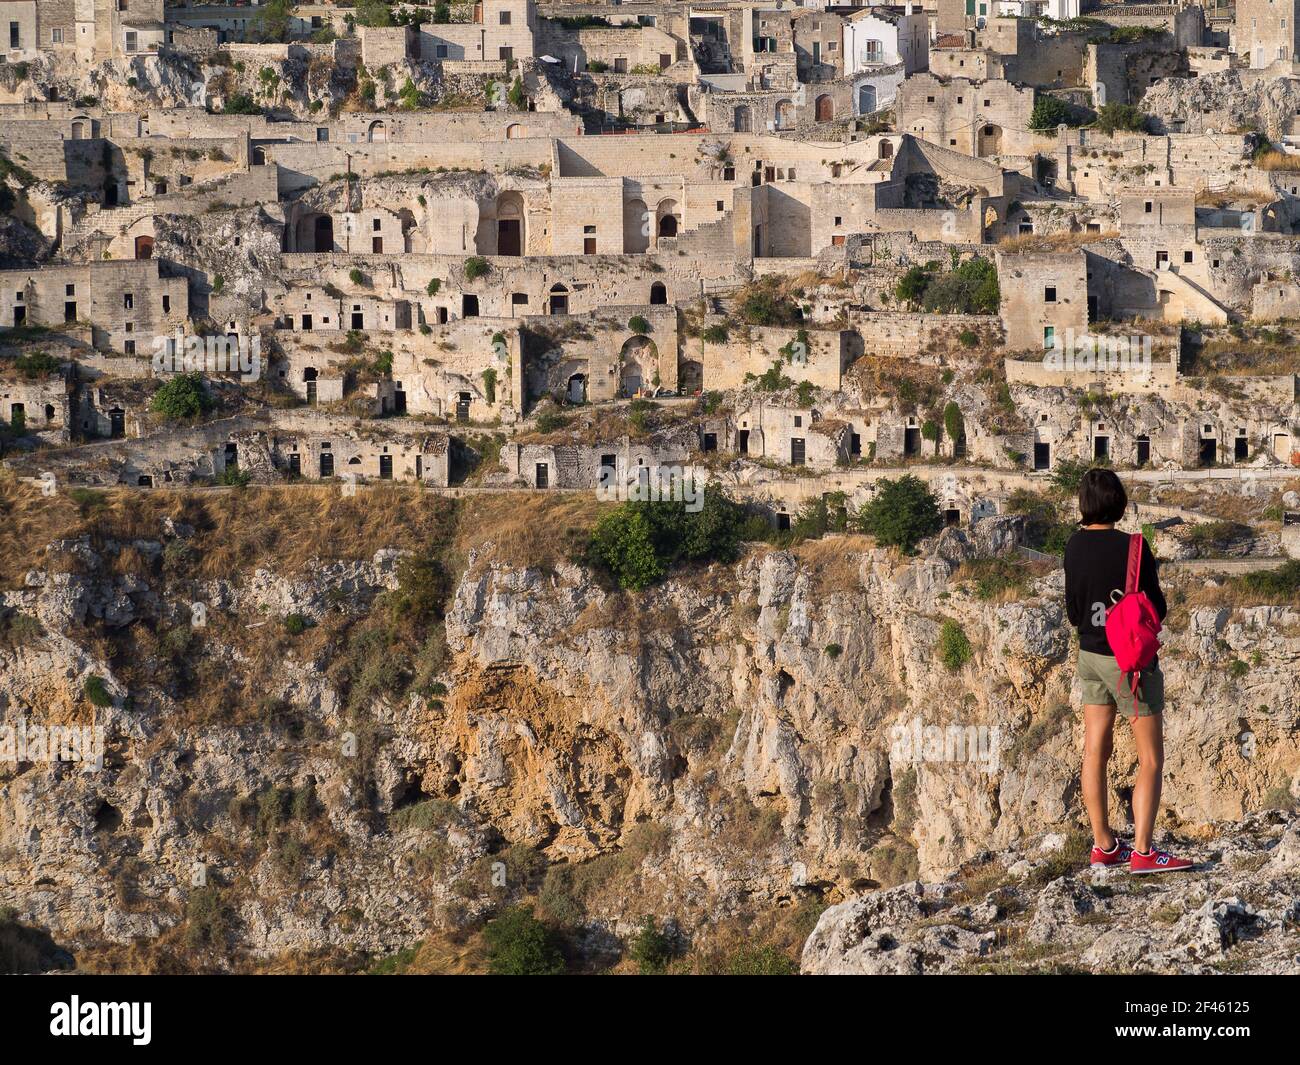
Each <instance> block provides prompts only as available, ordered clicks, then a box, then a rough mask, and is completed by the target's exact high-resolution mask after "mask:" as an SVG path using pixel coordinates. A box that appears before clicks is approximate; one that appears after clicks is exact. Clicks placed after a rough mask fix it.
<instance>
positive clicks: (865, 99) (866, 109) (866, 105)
mask: <svg viewBox="0 0 1300 1065" xmlns="http://www.w3.org/2000/svg"><path fill="white" fill-rule="evenodd" d="M875 110H876V87H875V86H874V85H859V86H858V114H860V115H869V114H871V113H872V112H874V111H875Z"/></svg>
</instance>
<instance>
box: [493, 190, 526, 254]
mask: <svg viewBox="0 0 1300 1065" xmlns="http://www.w3.org/2000/svg"><path fill="white" fill-rule="evenodd" d="M523 253H524V198H523V196H521V195H520V194H519V193H517V192H504V193H502V194H501V195H500V196H499V197H498V198H497V254H498V255H523Z"/></svg>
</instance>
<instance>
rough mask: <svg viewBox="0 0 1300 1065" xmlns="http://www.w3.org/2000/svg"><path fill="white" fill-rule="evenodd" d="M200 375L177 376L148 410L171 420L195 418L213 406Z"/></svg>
mask: <svg viewBox="0 0 1300 1065" xmlns="http://www.w3.org/2000/svg"><path fill="white" fill-rule="evenodd" d="M215 405H216V404H215V402H214V401H213V399H212V396H211V395H209V394H208V390H207V388H206V387H205V386H204V384H203V377H202V375H201V374H199V373H197V372H195V373H183V374H177V375H176V376H175V377H173V378H172V379H171V380H170V381H168V382H166V383H165V384H164V385H163V386H162V387H161V388H160V389H158V391H157V392H155V393H154V394H153V399H152V400H150V402H149V409H150V410H152V411H155V412H156V413H158V414H161V415H162V416H163V417H164V418H168V419H171V420H177V419H183V418H197V417H199V416H200V415H202V414H204V413H206V412H207V411H209V410H211V409H212V408H213V407H214V406H215Z"/></svg>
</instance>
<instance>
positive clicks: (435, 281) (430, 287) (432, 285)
mask: <svg viewBox="0 0 1300 1065" xmlns="http://www.w3.org/2000/svg"><path fill="white" fill-rule="evenodd" d="M440 288H442V279H441V278H438V277H434V278H430V280H429V283H428V284H427V285H426V286H425V287H424V291H425V292H427V293H428V294H429V295H430V296H436V295H437V294H438V289H440Z"/></svg>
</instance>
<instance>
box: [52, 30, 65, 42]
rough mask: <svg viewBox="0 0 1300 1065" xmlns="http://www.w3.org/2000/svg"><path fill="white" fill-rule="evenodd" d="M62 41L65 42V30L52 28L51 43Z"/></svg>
mask: <svg viewBox="0 0 1300 1065" xmlns="http://www.w3.org/2000/svg"><path fill="white" fill-rule="evenodd" d="M62 43H63V30H62V29H58V28H55V29H52V30H50V44H62Z"/></svg>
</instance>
